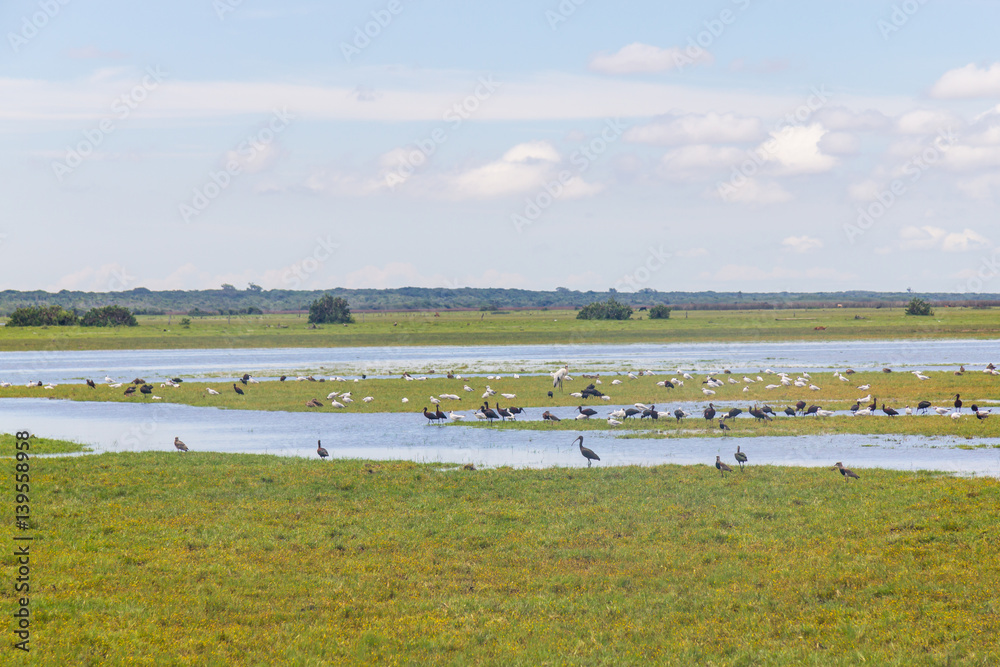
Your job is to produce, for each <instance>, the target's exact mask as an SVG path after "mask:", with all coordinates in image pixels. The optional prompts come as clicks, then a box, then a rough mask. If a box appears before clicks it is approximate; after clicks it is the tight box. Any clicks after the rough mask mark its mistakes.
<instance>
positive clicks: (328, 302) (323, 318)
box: [309, 294, 354, 324]
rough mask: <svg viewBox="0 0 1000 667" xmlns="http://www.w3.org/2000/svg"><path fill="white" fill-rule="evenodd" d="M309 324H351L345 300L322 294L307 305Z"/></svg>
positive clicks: (351, 318)
mask: <svg viewBox="0 0 1000 667" xmlns="http://www.w3.org/2000/svg"><path fill="white" fill-rule="evenodd" d="M309 323H310V324H341V323H343V324H353V323H354V318H353V317H351V307H350V306H349V305H348V303H347V299H345V298H343V297H340V296H338V297H336V298H334V297H332V296H330V295H329V294H324V295H323V296H322V297H321V298H319V299H316V300H315V301H313V302H312V303H311V304H310V305H309Z"/></svg>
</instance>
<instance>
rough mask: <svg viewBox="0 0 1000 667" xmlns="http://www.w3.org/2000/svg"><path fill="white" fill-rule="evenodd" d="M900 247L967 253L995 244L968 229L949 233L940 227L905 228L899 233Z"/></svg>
mask: <svg viewBox="0 0 1000 667" xmlns="http://www.w3.org/2000/svg"><path fill="white" fill-rule="evenodd" d="M899 237H900V239H901V241H900V246H901V247H902V248H903V249H904V250H943V251H945V252H966V251H969V250H976V249H980V248H989V247H991V246H992V245H993V244H992V243H991V242H990V240H989V239H987V238H986V237H984V236H983V235H981V234H979V233H978V232H975V231H973V230H971V229H969V228H968V227H966V228H965V229H964V230H963V231H961V232H948V231H946V230H944V229H941V228H940V227H932V226H931V225H924V226H922V227H912V226H911V227H904V228H903V229H902V230H900V232H899Z"/></svg>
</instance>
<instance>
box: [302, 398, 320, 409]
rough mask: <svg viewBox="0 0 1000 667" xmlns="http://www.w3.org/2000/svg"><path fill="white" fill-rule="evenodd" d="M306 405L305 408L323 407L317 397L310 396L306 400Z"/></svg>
mask: <svg viewBox="0 0 1000 667" xmlns="http://www.w3.org/2000/svg"><path fill="white" fill-rule="evenodd" d="M306 407H307V408H321V407H323V404H322V403H320V401H319V399H316V398H311V399H309V400H308V401H306Z"/></svg>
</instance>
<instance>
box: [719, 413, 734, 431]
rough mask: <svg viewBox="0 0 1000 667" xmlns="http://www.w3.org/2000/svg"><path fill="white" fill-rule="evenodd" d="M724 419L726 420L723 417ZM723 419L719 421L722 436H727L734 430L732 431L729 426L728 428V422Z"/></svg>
mask: <svg viewBox="0 0 1000 667" xmlns="http://www.w3.org/2000/svg"><path fill="white" fill-rule="evenodd" d="M723 419H725V417H723ZM723 419H720V420H719V428H720V429H722V435H726V433H728V432H729V431H732V430H733V429H731V428H729V427H728V426H726V422H725V421H723Z"/></svg>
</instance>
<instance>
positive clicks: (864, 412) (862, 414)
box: [854, 408, 872, 417]
mask: <svg viewBox="0 0 1000 667" xmlns="http://www.w3.org/2000/svg"><path fill="white" fill-rule="evenodd" d="M854 416H855V417H871V416H872V411H871V408H865V409H863V410H858V411H857V412H855V413H854Z"/></svg>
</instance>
